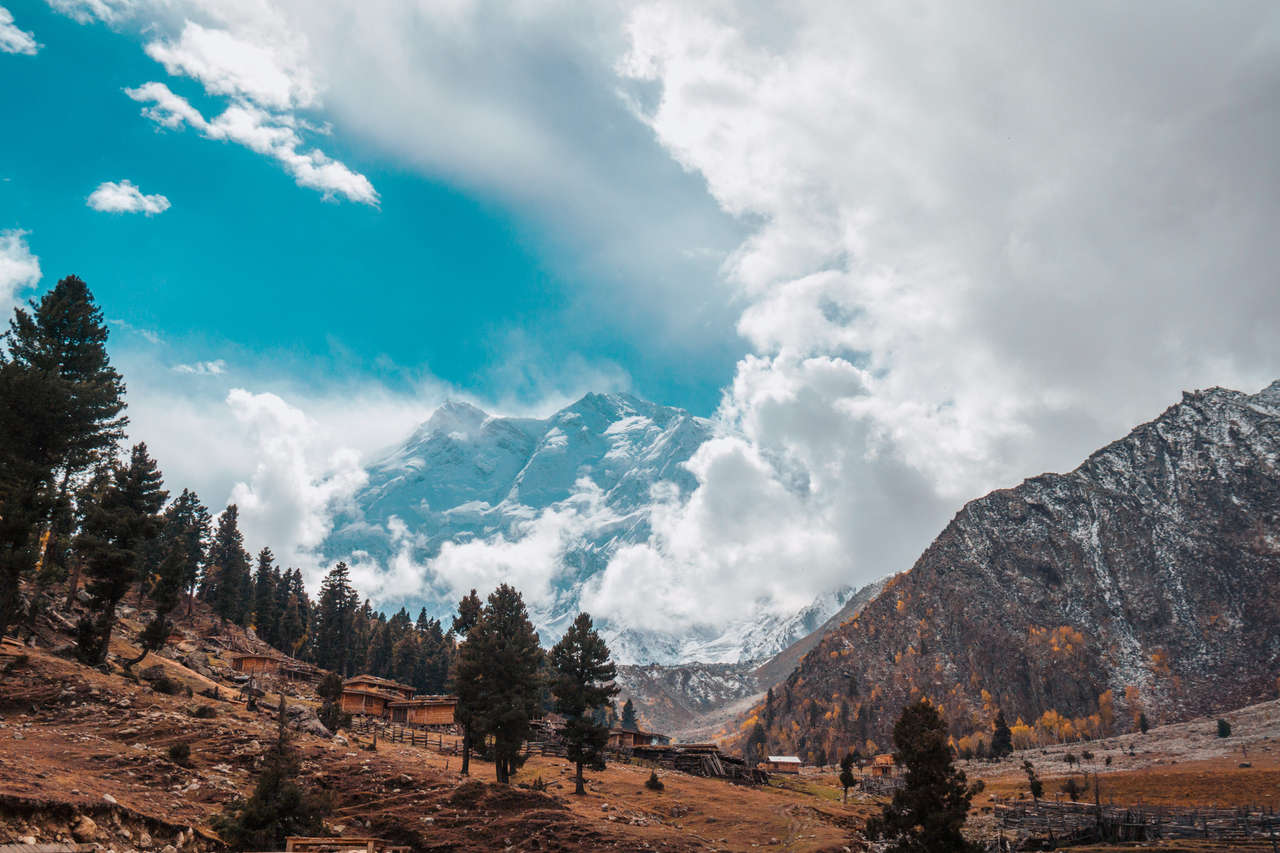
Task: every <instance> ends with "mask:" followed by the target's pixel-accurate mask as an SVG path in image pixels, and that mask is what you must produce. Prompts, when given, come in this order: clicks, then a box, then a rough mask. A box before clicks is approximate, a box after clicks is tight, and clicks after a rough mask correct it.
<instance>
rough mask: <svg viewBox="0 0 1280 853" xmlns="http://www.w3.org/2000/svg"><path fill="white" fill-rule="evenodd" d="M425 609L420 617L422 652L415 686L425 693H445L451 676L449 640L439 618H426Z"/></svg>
mask: <svg viewBox="0 0 1280 853" xmlns="http://www.w3.org/2000/svg"><path fill="white" fill-rule="evenodd" d="M425 616H426V611H425V610H424V611H423V612H422V613H421V614H420V615H419V617H418V624H417V626H416V628H417V631H418V637H419V643H420V646H421V653H420V655H419V658H418V660H419V667H418V672H417V674H416V680H415V681H414V682H413V684H414V686H415V687H417V688H418V689H420V690H422V691H423V692H424V693H443V692H444V690H445V682H446V681H447V680H448V677H449V652H450V650H451V649H450V645H449V641H448V640H447V639H445V635H444V631H443V630H442V629H441V627H440V620H439V619H426V620H425V621H424V619H423V617H425Z"/></svg>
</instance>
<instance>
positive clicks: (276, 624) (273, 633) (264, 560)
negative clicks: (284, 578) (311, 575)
mask: <svg viewBox="0 0 1280 853" xmlns="http://www.w3.org/2000/svg"><path fill="white" fill-rule="evenodd" d="M275 560H276V557H275V554H272V553H271V549H270V548H263V549H262V550H261V551H259V552H258V568H257V572H256V573H255V574H254V577H253V628H254V631H256V632H257V634H258V637H259V638H260V639H261V640H262V641H263V642H265V643H268V644H269V645H272V646H277V647H278V643H279V642H280V638H279V636H278V634H279V630H280V612H279V610H278V609H277V608H276V578H277V577H278V576H279V572H278V571H277V570H276V566H275Z"/></svg>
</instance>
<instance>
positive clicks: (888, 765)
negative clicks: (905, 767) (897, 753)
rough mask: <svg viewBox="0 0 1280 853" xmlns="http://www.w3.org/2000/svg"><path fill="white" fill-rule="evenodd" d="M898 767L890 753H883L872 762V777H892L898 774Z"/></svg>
mask: <svg viewBox="0 0 1280 853" xmlns="http://www.w3.org/2000/svg"><path fill="white" fill-rule="evenodd" d="M897 769H898V767H897V765H896V764H895V763H894V761H893V756H892V755H890V754H889V753H887V752H885V753H881V754H880V755H877V756H876V757H875V758H874V759H872V760H871V775H872V776H877V777H880V776H892V775H893V774H894V773H895V772H897Z"/></svg>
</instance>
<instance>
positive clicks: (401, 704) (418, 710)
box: [387, 696, 458, 727]
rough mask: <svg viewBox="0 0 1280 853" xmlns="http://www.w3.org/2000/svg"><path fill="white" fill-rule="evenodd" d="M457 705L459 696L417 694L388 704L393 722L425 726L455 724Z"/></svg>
mask: <svg viewBox="0 0 1280 853" xmlns="http://www.w3.org/2000/svg"><path fill="white" fill-rule="evenodd" d="M457 707H458V697H457V696H415V697H414V698H413V699H400V700H398V701H395V702H390V703H388V704H387V708H388V710H389V711H390V713H391V722H393V723H404V724H405V725H406V726H423V727H433V726H451V725H453V724H454V722H455V721H454V716H453V713H454V709H455V708H457Z"/></svg>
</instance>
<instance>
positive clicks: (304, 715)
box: [284, 705, 333, 738]
mask: <svg viewBox="0 0 1280 853" xmlns="http://www.w3.org/2000/svg"><path fill="white" fill-rule="evenodd" d="M284 713H285V716H286V717H288V719H289V725H290V726H292V727H293V728H295V729H297V730H298V731H300V732H307V733H308V734H313V735H316V736H317V737H323V738H327V737H332V736H333V733H332V732H330V731H329V729H327V728H326V727H325V724H324V723H322V722H320V718H319V717H318V716H316V709H315V708H312V707H310V706H307V705H290V706H289V707H287V708H285V712H284Z"/></svg>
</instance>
